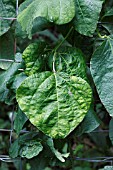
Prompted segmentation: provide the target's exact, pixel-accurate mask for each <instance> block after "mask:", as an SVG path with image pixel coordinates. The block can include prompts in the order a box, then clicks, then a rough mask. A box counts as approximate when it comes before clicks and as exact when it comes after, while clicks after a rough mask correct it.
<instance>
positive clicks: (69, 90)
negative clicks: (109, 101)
mask: <svg viewBox="0 0 113 170" xmlns="http://www.w3.org/2000/svg"><path fill="white" fill-rule="evenodd" d="M91 96H92V93H91V89H90V86H89V84H88V83H87V82H86V81H85V80H83V79H82V78H79V77H75V76H72V77H70V76H69V75H68V74H66V73H64V72H60V73H51V72H42V73H39V74H35V75H32V76H30V77H28V78H27V79H26V80H25V81H24V82H22V84H21V85H20V87H19V88H18V89H17V94H16V98H17V101H18V103H19V106H20V108H21V110H22V111H23V112H24V113H25V114H26V115H27V117H28V118H29V120H30V121H31V123H32V124H33V125H35V126H36V127H37V128H39V130H41V131H42V132H44V133H45V134H47V135H49V136H51V137H53V138H65V137H66V136H67V135H68V134H69V133H70V132H71V131H73V130H74V129H75V128H76V127H77V126H78V125H79V123H80V122H81V121H82V120H83V118H84V116H85V115H86V113H87V111H88V110H89V107H90V103H91Z"/></svg>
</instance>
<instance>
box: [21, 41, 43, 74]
mask: <svg viewBox="0 0 113 170" xmlns="http://www.w3.org/2000/svg"><path fill="white" fill-rule="evenodd" d="M45 47H46V45H45V43H44V42H37V43H32V44H30V45H29V46H28V47H27V48H26V49H25V50H24V52H23V55H22V58H23V59H24V61H25V65H26V70H25V73H26V75H28V76H29V75H32V74H34V73H37V72H40V71H42V70H43V68H44V64H45V61H44V55H43V53H44V49H45Z"/></svg>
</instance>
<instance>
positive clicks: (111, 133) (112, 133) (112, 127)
mask: <svg viewBox="0 0 113 170" xmlns="http://www.w3.org/2000/svg"><path fill="white" fill-rule="evenodd" d="M109 138H110V140H111V143H112V145H113V118H112V119H111V120H110V124H109Z"/></svg>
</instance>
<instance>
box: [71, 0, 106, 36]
mask: <svg viewBox="0 0 113 170" xmlns="http://www.w3.org/2000/svg"><path fill="white" fill-rule="evenodd" d="M102 3H103V0H93V1H92V0H75V10H76V15H75V18H74V26H75V30H76V31H78V32H79V33H80V34H83V35H86V36H92V35H93V33H94V32H95V30H96V27H97V22H98V19H99V14H100V11H101V8H102Z"/></svg>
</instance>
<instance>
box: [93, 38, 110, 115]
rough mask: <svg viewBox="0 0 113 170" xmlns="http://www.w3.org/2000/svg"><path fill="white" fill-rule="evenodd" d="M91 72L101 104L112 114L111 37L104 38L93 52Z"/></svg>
mask: <svg viewBox="0 0 113 170" xmlns="http://www.w3.org/2000/svg"><path fill="white" fill-rule="evenodd" d="M91 74H92V77H93V80H94V83H95V85H96V88H97V91H98V94H99V97H100V99H101V101H102V103H103V105H104V106H105V108H106V110H107V111H108V113H109V114H110V115H111V116H113V39H111V38H108V39H107V40H105V41H104V42H103V43H102V45H101V46H100V47H98V48H97V50H96V51H95V52H94V54H93V56H92V59H91Z"/></svg>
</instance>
